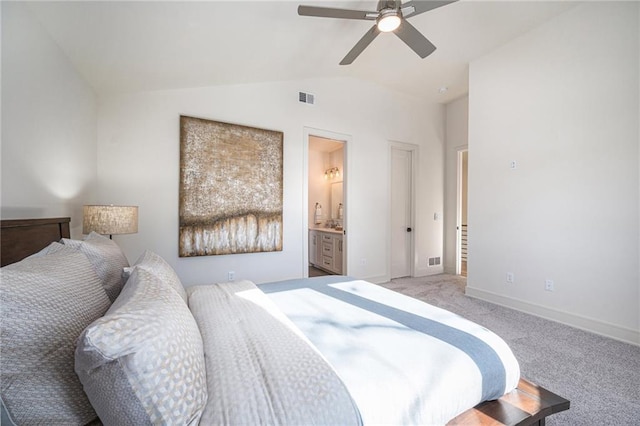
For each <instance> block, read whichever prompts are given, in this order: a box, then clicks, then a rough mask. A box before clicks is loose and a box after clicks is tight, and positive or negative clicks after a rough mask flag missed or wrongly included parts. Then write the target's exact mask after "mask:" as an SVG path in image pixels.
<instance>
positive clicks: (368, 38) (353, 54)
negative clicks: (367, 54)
mask: <svg viewBox="0 0 640 426" xmlns="http://www.w3.org/2000/svg"><path fill="white" fill-rule="evenodd" d="M378 34H380V30H379V29H378V26H377V25H374V26H373V27H371V29H370V30H369V31H367V32H366V33H365V35H364V36H362V38H361V39H360V41H358V42H357V43H356V45H355V46H353V49H351V50H350V51H349V53H347V56H345V57H344V59H342V61H340V65H349V64H350V63H352V62H353V61H354V60H355V59H356V58H357V57H358V55H360V54H361V53H362V51H363V50H364V49H366V47H367V46H368V45H369V44H371V42H372V41H373V39H375V38H376V37H377V36H378Z"/></svg>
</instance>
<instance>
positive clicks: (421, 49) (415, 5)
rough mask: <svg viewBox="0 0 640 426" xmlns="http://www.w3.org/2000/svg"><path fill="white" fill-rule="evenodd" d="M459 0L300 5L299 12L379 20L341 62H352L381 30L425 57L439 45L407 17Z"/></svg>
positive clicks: (327, 16) (311, 14)
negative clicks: (364, 6)
mask: <svg viewBox="0 0 640 426" xmlns="http://www.w3.org/2000/svg"><path fill="white" fill-rule="evenodd" d="M456 1H457V0H452V1H430V0H429V1H421V0H410V1H408V2H406V3H404V4H402V1H401V0H380V1H379V2H378V7H377V11H375V12H367V11H362V10H350V9H335V8H331V7H317V6H302V5H301V6H298V15H301V16H318V17H323V18H341V19H363V20H366V21H376V24H375V25H374V26H373V27H371V29H370V30H369V31H367V33H366V34H365V35H364V36H363V37H362V38H361V39H360V41H358V42H357V43H356V45H355V46H353V49H351V50H350V51H349V53H347V56H345V57H344V59H342V61H341V62H340V65H349V64H350V63H352V62H353V61H354V60H355V59H356V58H357V57H358V55H360V54H361V53H362V52H363V51H364V49H365V48H366V47H367V46H368V45H369V44H370V43H371V42H372V41H373V40H374V39H375V38H376V37H377V36H378V34H380V33H381V32H393V33H395V34H396V35H397V36H398V37H399V38H400V40H402V41H404V42H405V43H406V44H407V46H409V47H410V48H411V49H412V50H413V51H414V52H416V53H417V54H418V56H420V57H421V58H426V57H427V56H429V55H430V54H432V53H433V52H434V50H436V47H435V46H434V45H433V43H431V42H430V41H429V40H427V38H426V37H425V36H423V35H422V34H420V32H419V31H418V30H417V29H416V28H415V27H414V26H413V25H411V24H410V23H409V22H407V18H410V17H412V16H416V15H418V14H420V13H424V12H427V11H429V10H432V9H435V8H438V7H440V6H445V5H447V4H449V3H454V2H456Z"/></svg>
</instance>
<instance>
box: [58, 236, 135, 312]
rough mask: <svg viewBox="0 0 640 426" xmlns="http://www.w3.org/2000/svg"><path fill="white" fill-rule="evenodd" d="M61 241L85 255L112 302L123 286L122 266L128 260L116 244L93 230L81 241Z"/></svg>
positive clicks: (64, 239)
mask: <svg viewBox="0 0 640 426" xmlns="http://www.w3.org/2000/svg"><path fill="white" fill-rule="evenodd" d="M62 242H63V243H64V244H65V245H67V246H69V247H73V248H75V249H77V250H80V251H81V252H82V253H84V254H85V256H87V258H88V259H89V262H91V264H92V265H93V267H94V268H95V270H96V273H97V274H98V276H99V277H100V279H101V280H102V285H103V286H104V289H105V290H106V291H107V295H108V296H109V299H110V300H111V301H112V302H113V301H114V300H116V298H117V297H118V295H119V294H120V291H121V290H122V287H123V286H124V281H123V279H122V268H125V267H127V266H129V261H128V260H127V258H126V257H125V255H124V253H122V249H120V247H119V246H118V244H116V243H115V242H114V241H113V240H110V239H109V238H107V237H104V236H102V235H100V234H98V233H95V232H91V233H90V234H89V235H88V236H87V237H86V238H85V239H84V240H82V241H80V240H70V239H68V238H63V239H62Z"/></svg>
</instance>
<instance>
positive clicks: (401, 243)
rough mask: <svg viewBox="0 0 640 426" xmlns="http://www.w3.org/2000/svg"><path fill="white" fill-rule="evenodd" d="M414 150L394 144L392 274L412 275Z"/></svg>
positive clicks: (400, 275)
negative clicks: (396, 146) (412, 178)
mask: <svg viewBox="0 0 640 426" xmlns="http://www.w3.org/2000/svg"><path fill="white" fill-rule="evenodd" d="M412 157H413V153H412V152H411V151H409V150H404V149H400V148H395V147H392V148H391V278H399V277H408V276H410V275H411V251H412V250H411V242H412V235H413V234H412V232H413V229H412V226H413V224H412V221H411V201H412V200H411V194H412V190H411V177H412V175H413V171H412V165H413V161H412V160H413V159H412Z"/></svg>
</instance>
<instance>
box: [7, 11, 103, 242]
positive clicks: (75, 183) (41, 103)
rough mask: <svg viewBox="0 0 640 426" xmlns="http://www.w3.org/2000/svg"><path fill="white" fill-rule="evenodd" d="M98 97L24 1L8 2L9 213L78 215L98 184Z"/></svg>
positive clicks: (74, 227) (77, 222) (77, 219)
mask: <svg viewBox="0 0 640 426" xmlns="http://www.w3.org/2000/svg"><path fill="white" fill-rule="evenodd" d="M96 125H97V118H96V99H95V95H94V94H93V92H92V90H91V88H90V87H89V86H88V85H87V83H86V82H85V81H84V80H83V79H82V78H81V77H80V76H79V75H78V73H77V72H76V71H75V69H74V68H73V66H72V65H71V63H70V62H69V60H68V59H67V57H66V56H65V55H64V54H63V53H62V51H61V50H60V48H59V47H58V46H57V45H56V44H55V43H54V42H53V41H52V40H51V38H50V37H49V36H48V34H46V33H45V32H44V30H43V29H42V28H41V27H40V25H39V24H38V22H37V21H36V20H35V19H34V18H33V16H32V15H31V13H30V12H29V9H28V7H27V6H26V5H25V4H24V3H19V2H2V210H1V214H2V218H3V219H15V218H39V217H56V216H71V218H72V221H71V232H72V235H73V236H74V237H76V238H79V237H80V236H81V231H82V229H81V227H82V204H84V203H90V202H92V201H93V197H94V191H95V188H96V186H95V185H96V176H97V172H96V168H97V159H96Z"/></svg>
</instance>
